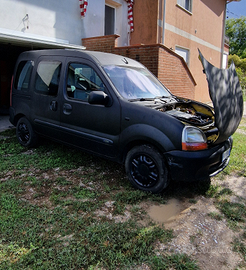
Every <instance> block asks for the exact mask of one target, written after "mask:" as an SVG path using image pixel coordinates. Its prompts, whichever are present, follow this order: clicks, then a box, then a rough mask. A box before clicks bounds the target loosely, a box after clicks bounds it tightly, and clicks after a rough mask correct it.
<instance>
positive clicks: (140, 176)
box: [125, 145, 168, 193]
mask: <svg viewBox="0 0 246 270" xmlns="http://www.w3.org/2000/svg"><path fill="white" fill-rule="evenodd" d="M125 169H126V173H127V176H128V178H129V180H130V182H131V183H132V185H133V186H134V187H136V188H138V189H141V190H144V191H150V192H152V193H160V192H161V191H162V190H163V189H164V188H165V187H167V184H168V179H167V168H166V166H165V163H164V159H163V157H162V155H161V154H160V153H159V152H158V151H157V150H156V149H155V148H154V147H152V146H148V145H141V146H136V147H134V148H132V149H131V150H130V151H129V152H128V154H127V156H126V160H125Z"/></svg>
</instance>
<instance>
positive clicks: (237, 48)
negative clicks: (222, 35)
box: [226, 16, 246, 58]
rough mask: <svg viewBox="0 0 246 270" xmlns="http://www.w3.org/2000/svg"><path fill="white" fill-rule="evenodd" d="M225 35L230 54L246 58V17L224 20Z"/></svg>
mask: <svg viewBox="0 0 246 270" xmlns="http://www.w3.org/2000/svg"><path fill="white" fill-rule="evenodd" d="M226 35H227V36H228V37H229V38H230V41H229V45H230V54H232V55H233V54H236V55H238V56H239V57H240V58H246V17H245V16H242V17H241V18H239V19H235V18H231V19H228V20H226Z"/></svg>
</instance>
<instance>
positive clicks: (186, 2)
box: [178, 0, 192, 12]
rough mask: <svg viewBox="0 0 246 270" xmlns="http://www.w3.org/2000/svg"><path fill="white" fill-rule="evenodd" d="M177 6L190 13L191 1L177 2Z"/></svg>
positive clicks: (182, 0) (181, 0)
mask: <svg viewBox="0 0 246 270" xmlns="http://www.w3.org/2000/svg"><path fill="white" fill-rule="evenodd" d="M178 5H179V6H181V7H183V8H184V9H186V10H188V11H190V12H192V0H178Z"/></svg>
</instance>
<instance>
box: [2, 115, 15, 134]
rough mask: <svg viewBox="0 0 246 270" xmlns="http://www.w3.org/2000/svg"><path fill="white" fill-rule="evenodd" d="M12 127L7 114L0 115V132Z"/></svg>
mask: <svg viewBox="0 0 246 270" xmlns="http://www.w3.org/2000/svg"><path fill="white" fill-rule="evenodd" d="M13 127H14V126H13V125H12V124H11V123H10V122H9V115H0V132H1V131H4V130H6V129H9V128H13Z"/></svg>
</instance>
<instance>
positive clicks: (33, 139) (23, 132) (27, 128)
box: [16, 117, 38, 147]
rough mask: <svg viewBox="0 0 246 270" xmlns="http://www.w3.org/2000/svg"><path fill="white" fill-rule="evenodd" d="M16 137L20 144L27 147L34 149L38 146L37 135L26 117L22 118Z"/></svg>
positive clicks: (17, 127) (18, 124)
mask: <svg viewBox="0 0 246 270" xmlns="http://www.w3.org/2000/svg"><path fill="white" fill-rule="evenodd" d="M16 136H17V139H18V142H19V143H20V144H21V145H23V146H25V147H33V146H35V145H36V144H37V139H38V137H37V134H36V133H35V132H34V130H33V128H32V125H31V123H30V122H29V121H28V120H27V119H26V117H21V118H20V119H19V120H18V122H17V125H16Z"/></svg>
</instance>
